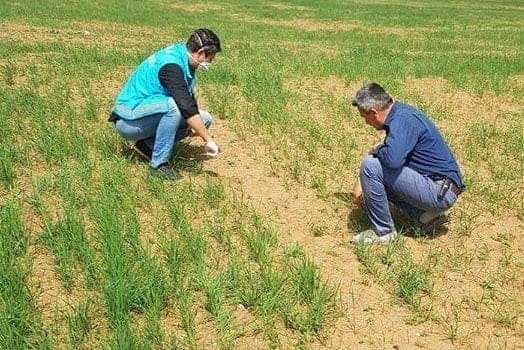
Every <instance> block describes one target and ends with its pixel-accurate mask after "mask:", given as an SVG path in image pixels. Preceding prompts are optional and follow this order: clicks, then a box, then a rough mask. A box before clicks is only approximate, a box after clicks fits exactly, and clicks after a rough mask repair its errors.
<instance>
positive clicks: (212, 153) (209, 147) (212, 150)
mask: <svg viewBox="0 0 524 350" xmlns="http://www.w3.org/2000/svg"><path fill="white" fill-rule="evenodd" d="M205 148H206V153H205V155H206V156H208V157H216V156H217V154H218V146H217V144H216V143H215V141H213V140H209V141H207V142H206V145H205Z"/></svg>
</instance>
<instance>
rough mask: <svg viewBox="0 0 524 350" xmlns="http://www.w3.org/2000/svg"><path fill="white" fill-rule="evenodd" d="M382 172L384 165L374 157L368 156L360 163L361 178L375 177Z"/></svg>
mask: <svg viewBox="0 0 524 350" xmlns="http://www.w3.org/2000/svg"><path fill="white" fill-rule="evenodd" d="M381 172H382V165H380V161H379V160H378V158H375V157H373V156H366V157H364V159H362V162H361V163H360V176H361V177H362V176H365V177H367V178H370V177H374V176H376V175H378V174H380V173H381Z"/></svg>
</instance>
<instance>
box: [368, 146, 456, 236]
mask: <svg viewBox="0 0 524 350" xmlns="http://www.w3.org/2000/svg"><path fill="white" fill-rule="evenodd" d="M360 183H361V185H362V195H363V199H364V206H365V209H366V213H367V215H368V218H369V220H370V221H371V225H372V228H373V230H374V231H375V233H376V234H377V235H384V234H387V233H390V232H392V231H394V230H395V225H394V223H393V218H392V217H391V212H390V210H389V203H388V202H391V203H393V204H394V205H395V206H396V207H397V208H399V209H401V210H402V211H404V212H405V213H406V214H408V215H409V216H410V217H412V218H414V219H418V218H419V217H420V215H421V214H422V213H424V212H426V211H434V212H440V211H445V210H447V209H449V208H450V207H451V206H452V205H453V204H454V203H455V201H456V200H457V195H456V194H455V193H453V191H451V190H448V191H447V192H446V195H445V196H444V198H442V200H439V199H438V198H437V194H438V192H439V190H440V185H441V184H442V182H441V181H433V180H432V179H430V178H429V177H427V176H424V175H421V174H419V173H417V172H416V171H415V170H413V169H411V168H408V167H402V168H399V169H389V168H385V167H383V166H382V165H381V164H380V161H379V160H378V158H375V157H373V156H367V157H365V158H364V159H363V160H362V163H361V166H360Z"/></svg>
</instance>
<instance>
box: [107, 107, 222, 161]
mask: <svg viewBox="0 0 524 350" xmlns="http://www.w3.org/2000/svg"><path fill="white" fill-rule="evenodd" d="M199 113H200V116H201V117H202V121H203V122H204V125H205V126H206V128H207V129H209V128H210V127H211V123H212V121H213V119H212V117H211V114H209V113H208V112H207V111H203V110H201V111H199ZM115 125H116V131H117V132H118V133H119V134H120V136H122V137H123V138H124V139H126V140H127V141H139V140H144V141H145V142H146V144H147V145H148V146H149V147H150V148H151V149H152V150H153V156H152V157H151V162H150V163H149V164H150V165H151V167H153V168H155V169H156V168H158V167H159V166H160V165H162V164H164V163H167V162H168V161H169V158H170V157H171V152H172V151H173V147H174V145H175V143H176V142H178V141H180V140H182V139H183V138H184V137H186V136H187V134H188V126H187V123H186V121H185V119H184V118H183V117H182V114H181V113H180V110H179V109H178V106H177V105H176V103H175V101H174V100H173V99H172V98H171V99H170V100H169V110H168V111H167V113H159V114H153V115H149V116H146V117H144V118H140V119H137V120H125V119H118V120H117V121H116V123H115Z"/></svg>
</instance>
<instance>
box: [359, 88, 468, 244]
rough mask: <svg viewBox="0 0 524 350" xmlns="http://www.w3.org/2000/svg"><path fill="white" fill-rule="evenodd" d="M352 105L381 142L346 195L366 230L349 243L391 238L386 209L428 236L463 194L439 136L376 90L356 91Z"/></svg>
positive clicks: (417, 114)
mask: <svg viewBox="0 0 524 350" xmlns="http://www.w3.org/2000/svg"><path fill="white" fill-rule="evenodd" d="M352 105H353V106H355V107H357V108H358V111H359V113H360V115H361V116H362V118H364V120H365V122H366V123H367V124H369V125H371V126H372V127H374V128H375V129H377V130H385V132H386V137H385V139H384V142H383V143H382V144H380V145H377V146H375V147H374V148H373V149H372V150H371V152H370V154H369V155H368V156H366V157H364V159H363V160H362V163H361V167H360V173H359V181H357V183H356V185H355V188H354V190H353V194H352V195H353V200H354V202H355V204H357V205H359V206H361V207H363V208H364V209H365V210H366V213H367V216H368V218H369V220H370V222H371V229H368V230H366V231H363V232H360V233H357V234H356V235H355V236H354V237H353V238H352V240H351V242H352V243H360V242H362V243H364V244H373V243H386V244H387V243H389V242H390V241H392V240H393V239H394V238H395V237H396V236H397V234H398V233H397V231H396V229H395V224H394V222H393V218H392V217H391V213H390V208H389V203H392V204H394V205H395V206H396V207H398V208H399V209H401V210H402V211H404V212H405V213H406V214H407V215H409V216H410V217H412V218H413V219H415V220H416V221H418V222H419V224H420V226H421V231H422V232H423V233H424V234H430V233H431V232H432V231H433V229H434V228H435V227H437V226H438V225H440V224H442V223H444V222H445V221H446V220H447V217H446V215H445V212H446V211H447V210H448V209H449V208H450V207H451V206H452V205H453V204H454V203H455V202H456V200H457V198H458V196H459V195H460V194H461V193H462V191H464V189H465V185H464V183H463V182H462V175H461V172H460V169H459V167H458V165H457V162H456V160H455V158H454V156H453V154H452V153H451V150H450V149H449V147H448V146H447V145H446V143H445V141H444V139H443V138H442V135H441V134H440V132H439V131H438V129H437V128H436V127H435V125H434V124H433V123H432V122H431V121H430V120H429V119H428V117H427V116H425V115H424V113H422V112H421V111H419V110H417V109H416V108H414V107H412V106H410V105H408V104H405V103H401V102H398V101H395V100H394V99H393V98H392V97H391V96H390V95H389V94H388V93H387V92H386V91H385V90H384V88H383V87H382V86H380V85H379V84H376V83H370V84H367V85H365V86H363V87H362V88H360V89H359V90H358V91H357V93H356V95H355V98H354V99H353V102H352Z"/></svg>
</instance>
